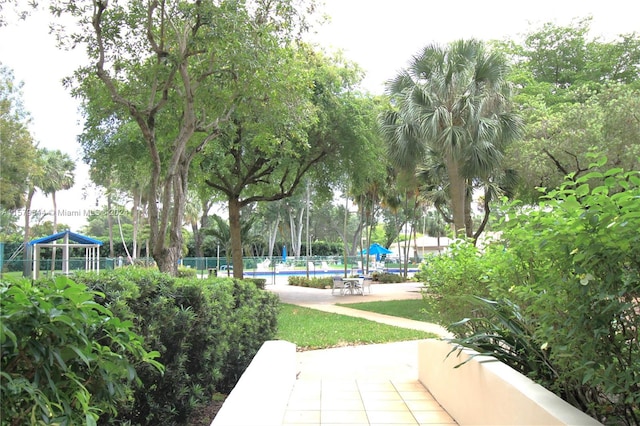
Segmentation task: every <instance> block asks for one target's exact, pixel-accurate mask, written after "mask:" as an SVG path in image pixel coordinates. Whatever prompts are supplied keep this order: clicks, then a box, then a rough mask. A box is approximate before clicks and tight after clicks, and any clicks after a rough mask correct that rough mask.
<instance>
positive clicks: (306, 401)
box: [287, 398, 320, 410]
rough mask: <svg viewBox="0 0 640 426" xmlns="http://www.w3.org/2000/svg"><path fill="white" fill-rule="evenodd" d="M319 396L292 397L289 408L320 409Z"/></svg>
mask: <svg viewBox="0 0 640 426" xmlns="http://www.w3.org/2000/svg"><path fill="white" fill-rule="evenodd" d="M319 409H320V399H319V398H290V399H289V403H288V404H287V410H319Z"/></svg>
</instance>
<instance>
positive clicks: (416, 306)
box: [338, 299, 437, 323]
mask: <svg viewBox="0 0 640 426" xmlns="http://www.w3.org/2000/svg"><path fill="white" fill-rule="evenodd" d="M338 305H339V306H345V307H347V308H352V309H359V310H361V311H368V312H376V313H378V314H384V315H391V316H394V317H401V318H408V319H412V320H416V321H425V322H434V323H435V322H437V321H436V318H434V316H433V315H432V314H431V313H429V312H427V311H426V310H425V308H426V305H425V303H424V302H423V301H422V299H410V300H390V301H382V302H361V303H339V304H338Z"/></svg>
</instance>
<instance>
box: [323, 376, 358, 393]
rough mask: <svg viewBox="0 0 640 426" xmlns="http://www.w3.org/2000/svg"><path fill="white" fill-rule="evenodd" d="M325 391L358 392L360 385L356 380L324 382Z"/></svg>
mask: <svg viewBox="0 0 640 426" xmlns="http://www.w3.org/2000/svg"><path fill="white" fill-rule="evenodd" d="M322 390H323V391H325V392H326V391H343V392H344V391H357V390H358V383H357V382H356V381H355V380H332V379H325V380H322Z"/></svg>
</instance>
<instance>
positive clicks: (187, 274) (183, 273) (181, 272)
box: [178, 266, 198, 278]
mask: <svg viewBox="0 0 640 426" xmlns="http://www.w3.org/2000/svg"><path fill="white" fill-rule="evenodd" d="M197 276H198V271H196V270H195V269H193V268H185V267H183V266H180V267H178V277H179V278H196V277H197Z"/></svg>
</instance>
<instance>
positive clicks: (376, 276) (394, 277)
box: [372, 272, 405, 284]
mask: <svg viewBox="0 0 640 426" xmlns="http://www.w3.org/2000/svg"><path fill="white" fill-rule="evenodd" d="M372 278H373V280H374V281H378V282H380V283H382V284H390V283H402V282H404V281H405V279H404V278H403V277H402V276H401V275H398V274H389V273H386V272H384V273H378V272H375V273H373V275H372Z"/></svg>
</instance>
